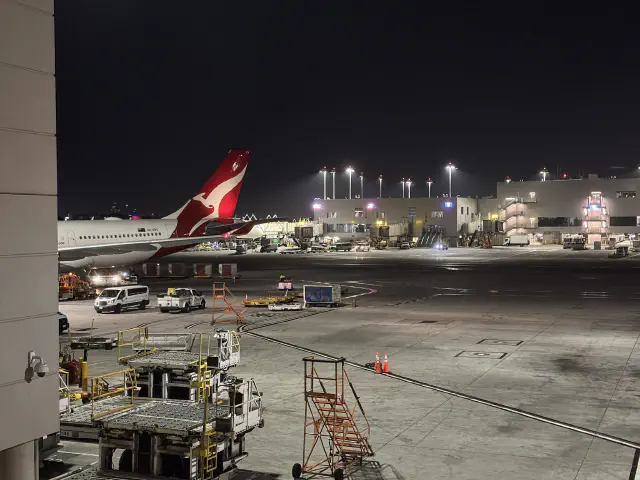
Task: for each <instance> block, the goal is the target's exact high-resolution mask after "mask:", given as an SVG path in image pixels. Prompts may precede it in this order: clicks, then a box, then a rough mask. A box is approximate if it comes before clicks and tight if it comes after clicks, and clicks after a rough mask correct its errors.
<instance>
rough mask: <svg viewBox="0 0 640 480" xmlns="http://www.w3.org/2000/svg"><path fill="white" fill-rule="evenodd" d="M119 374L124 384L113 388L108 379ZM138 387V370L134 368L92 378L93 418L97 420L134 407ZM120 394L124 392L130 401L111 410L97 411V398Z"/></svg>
mask: <svg viewBox="0 0 640 480" xmlns="http://www.w3.org/2000/svg"><path fill="white" fill-rule="evenodd" d="M118 375H122V386H119V384H118V386H117V387H115V388H113V387H112V386H111V385H110V384H109V382H108V381H107V379H108V378H112V377H116V376H118ZM136 388H137V382H136V371H135V369H133V368H127V369H125V370H119V371H117V372H112V373H107V374H105V375H100V376H98V377H94V378H92V379H91V392H90V394H91V420H96V419H98V418H101V417H104V416H106V415H110V414H112V413H115V412H118V411H120V410H126V409H128V408H132V407H133V397H134V393H135V390H136ZM127 392H129V393H127ZM118 394H123V396H126V397H127V398H128V399H129V400H130V401H129V403H127V404H125V405H120V406H118V407H114V408H111V409H109V410H104V411H101V412H99V413H96V412H95V402H96V401H97V400H100V399H101V398H106V397H114V396H116V395H118Z"/></svg>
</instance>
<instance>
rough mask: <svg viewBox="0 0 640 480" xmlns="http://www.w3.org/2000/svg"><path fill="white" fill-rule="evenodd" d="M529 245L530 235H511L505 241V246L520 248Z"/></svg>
mask: <svg viewBox="0 0 640 480" xmlns="http://www.w3.org/2000/svg"><path fill="white" fill-rule="evenodd" d="M525 245H529V235H511V236H510V237H507V238H505V239H504V246H505V247H510V246H520V247H524V246H525Z"/></svg>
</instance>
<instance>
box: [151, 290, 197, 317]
mask: <svg viewBox="0 0 640 480" xmlns="http://www.w3.org/2000/svg"><path fill="white" fill-rule="evenodd" d="M205 306H206V302H205V300H204V297H203V296H202V293H200V292H198V291H197V290H194V289H193V288H169V289H168V290H167V293H161V294H160V295H158V307H159V308H160V311H161V312H163V313H166V312H169V311H171V310H178V311H181V312H184V313H188V312H190V311H191V309H192V308H199V309H201V310H202V309H204V307H205Z"/></svg>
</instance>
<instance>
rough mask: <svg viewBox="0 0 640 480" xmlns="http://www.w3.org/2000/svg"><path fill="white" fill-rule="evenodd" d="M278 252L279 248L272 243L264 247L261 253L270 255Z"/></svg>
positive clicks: (261, 248)
mask: <svg viewBox="0 0 640 480" xmlns="http://www.w3.org/2000/svg"><path fill="white" fill-rule="evenodd" d="M276 251H278V247H276V246H275V245H274V244H272V243H270V244H268V245H262V246H261V247H260V253H270V252H276Z"/></svg>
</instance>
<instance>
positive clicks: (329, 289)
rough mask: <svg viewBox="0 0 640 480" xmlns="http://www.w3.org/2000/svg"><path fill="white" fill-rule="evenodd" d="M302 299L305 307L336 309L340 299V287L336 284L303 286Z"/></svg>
mask: <svg viewBox="0 0 640 480" xmlns="http://www.w3.org/2000/svg"><path fill="white" fill-rule="evenodd" d="M302 297H303V298H304V306H305V308H306V307H316V306H317V307H336V306H338V305H340V301H341V299H342V287H341V286H340V285H338V284H330V285H304V286H303V287H302Z"/></svg>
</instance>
